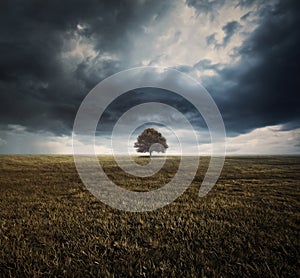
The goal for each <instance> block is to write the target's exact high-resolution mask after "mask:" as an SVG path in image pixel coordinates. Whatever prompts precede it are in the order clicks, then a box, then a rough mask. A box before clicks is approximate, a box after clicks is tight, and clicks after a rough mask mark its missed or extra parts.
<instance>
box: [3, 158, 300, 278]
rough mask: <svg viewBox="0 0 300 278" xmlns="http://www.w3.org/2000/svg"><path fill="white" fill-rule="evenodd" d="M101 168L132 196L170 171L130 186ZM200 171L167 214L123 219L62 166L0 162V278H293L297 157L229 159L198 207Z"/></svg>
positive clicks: (299, 177) (299, 227)
mask: <svg viewBox="0 0 300 278" xmlns="http://www.w3.org/2000/svg"><path fill="white" fill-rule="evenodd" d="M146 160H147V158H139V159H138V161H139V163H141V164H143V163H145V161H146ZM100 161H101V163H102V164H103V167H104V169H105V171H106V172H107V174H108V176H110V177H111V178H112V179H114V180H115V182H116V183H118V184H119V185H120V186H123V187H126V188H127V189H130V190H139V191H140V190H147V187H148V188H150V189H151V190H152V189H155V188H158V187H159V186H160V185H161V184H164V183H165V182H168V180H170V179H171V178H172V176H173V175H174V173H175V172H176V169H177V167H178V158H176V157H170V158H168V160H167V162H166V165H165V167H164V168H163V169H162V170H161V171H160V172H159V173H157V174H156V175H155V176H153V177H151V178H145V179H144V180H143V186H138V184H140V180H139V179H138V178H134V177H132V176H129V175H126V174H125V173H124V172H122V171H121V170H120V169H118V167H117V165H116V164H115V163H114V161H113V160H112V159H111V158H110V157H101V158H100ZM207 165H208V158H204V159H201V165H200V167H199V170H198V173H197V175H196V177H195V179H194V182H193V184H192V185H191V186H190V188H189V189H188V190H187V191H186V192H185V193H184V194H183V195H182V196H181V197H179V198H178V199H177V200H176V201H175V202H173V203H172V204H170V205H168V206H166V207H164V208H163V209H160V210H156V211H152V212H144V213H129V212H123V211H118V210H116V209H113V208H111V207H109V206H107V205H105V204H103V203H101V202H99V201H98V200H97V199H96V198H95V197H94V196H93V195H92V194H91V193H90V192H89V191H87V190H86V188H85V187H84V185H83V184H82V183H81V181H80V179H79V177H78V175H77V172H76V169H75V165H74V162H73V158H72V157H71V156H0V276H5V277H7V276H8V277H9V276H12V277H16V276H19V277H24V276H31V277H33V276H85V277H89V276H115V277H119V276H123V277H124V276H135V277H139V276H141V277H144V276H146V277H153V276H167V277H172V276H176V277H201V276H202V277H221V276H222V277H232V276H237V277H253V276H255V277H257V276H260V277H297V276H299V274H300V272H299V270H300V256H299V250H300V244H299V238H300V234H299V231H300V157H296V156H295V157H273V156H270V157H229V158H227V159H226V163H225V167H224V169H223V172H222V175H221V177H220V179H219V181H218V183H217V185H216V186H215V187H214V189H213V190H212V191H211V192H210V193H209V194H208V195H207V196H205V197H204V198H201V199H200V198H199V197H198V190H199V187H200V185H201V181H202V179H203V176H204V174H205V171H206V168H207Z"/></svg>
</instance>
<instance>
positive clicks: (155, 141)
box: [134, 128, 169, 157]
mask: <svg viewBox="0 0 300 278" xmlns="http://www.w3.org/2000/svg"><path fill="white" fill-rule="evenodd" d="M134 147H135V148H137V152H139V153H150V157H151V155H152V152H162V153H164V152H165V151H166V149H167V148H168V147H169V146H168V145H167V142H166V138H165V137H163V136H162V135H161V133H159V132H158V131H157V130H155V129H154V128H147V129H145V130H144V131H143V132H142V133H141V134H140V135H139V136H138V138H137V142H135V143H134Z"/></svg>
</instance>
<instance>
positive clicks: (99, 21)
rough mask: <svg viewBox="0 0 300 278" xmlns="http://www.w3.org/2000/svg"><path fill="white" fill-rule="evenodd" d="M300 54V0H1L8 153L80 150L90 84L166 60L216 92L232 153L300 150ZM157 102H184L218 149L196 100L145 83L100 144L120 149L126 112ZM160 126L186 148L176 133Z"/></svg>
mask: <svg viewBox="0 0 300 278" xmlns="http://www.w3.org/2000/svg"><path fill="white" fill-rule="evenodd" d="M299 52H300V1H299V0H281V1H279V0H276V1H275V0H274V1H272V0H270V1H264V0H186V1H184V0H164V1H161V0H157V1H156V0H127V1H104V0H102V1H97V0H91V1H82V0H60V1H59V0H57V1H56V0H53V1H34V0H26V1H21V0H20V1H18V0H16V1H9V0H2V1H1V2H0V105H1V109H0V153H72V139H71V137H72V136H71V135H72V129H73V123H74V119H75V116H76V113H77V110H78V108H79V106H80V104H81V102H82V101H83V99H84V98H85V96H86V95H87V94H88V93H89V91H90V90H91V89H92V88H93V87H94V86H95V85H97V84H98V83H99V82H100V81H102V80H103V79H105V78H106V77H108V76H111V75H112V74H115V73H117V72H119V71H121V70H126V69H130V68H133V67H139V66H157V67H167V68H173V69H177V70H179V71H181V72H183V73H185V74H188V75H190V76H191V77H193V78H194V79H196V80H197V81H199V82H200V83H201V84H202V85H203V86H204V87H205V88H206V89H207V91H208V92H209V93H210V94H211V96H212V98H213V99H214V101H215V102H216V104H217V105H218V107H219V110H220V112H221V114H222V116H223V120H224V124H225V128H226V133H227V153H228V154H300V113H299V111H300V110H299V106H300V95H299V91H300V90H299V85H300V83H299V80H300V79H299V73H300V66H299V65H300V53H299ZM124 93H125V92H124ZM148 101H159V102H163V103H166V104H169V105H172V106H173V107H176V108H177V109H179V110H180V111H181V112H182V113H183V114H184V115H186V117H187V118H188V119H189V120H190V121H191V122H192V124H193V126H194V127H195V129H196V130H197V132H199V136H200V138H201V140H200V141H201V144H200V149H201V151H202V152H203V153H205V152H206V151H207V150H208V149H209V140H207V138H209V134H208V133H207V131H205V128H204V126H203V124H202V122H203V121H202V120H201V118H200V117H198V116H197V115H196V116H195V113H194V112H195V111H194V108H193V106H192V105H190V104H189V103H187V102H185V101H183V100H182V99H180V98H179V97H177V96H174V95H173V94H172V93H171V92H164V91H162V90H160V89H157V90H155V89H153V88H150V89H149V88H148V89H147V88H146V89H139V90H135V91H132V92H129V93H127V94H126V97H123V98H122V99H119V101H118V102H116V103H114V105H112V106H111V107H110V109H108V111H107V113H106V115H104V117H103V119H102V123H103V127H102V129H101V128H100V129H99V131H98V133H97V134H98V136H97V138H98V139H97V140H98V144H97V151H98V152H99V153H106V152H108V151H109V147H110V131H111V128H112V126H113V125H114V123H115V122H116V120H117V119H118V118H119V117H120V116H121V115H122V113H124V112H126V111H127V110H128V109H130V108H131V107H133V106H134V105H137V104H140V103H143V102H148ZM162 116H163V115H161V117H162ZM156 117H157V118H159V117H160V111H156ZM157 128H158V129H160V131H162V133H163V134H164V135H165V137H167V140H168V141H169V145H170V153H176V148H174V147H173V149H172V142H173V141H174V138H173V137H172V134H171V133H172V132H170V130H168V129H167V128H166V127H162V126H158V127H157ZM177 132H179V133H180V134H185V132H186V130H185V128H184V126H182V127H181V128H180V127H179V128H178V130H177ZM126 136H127V137H126ZM121 137H122V134H120V138H121ZM132 137H134V136H132ZM124 138H128V135H126V134H124ZM186 138H187V140H186V142H183V145H184V146H185V148H186V152H187V153H188V152H189V150H190V149H189V148H190V147H191V146H189V140H188V138H189V135H188V134H187V135H186ZM134 139H135V138H131V139H130V140H131V141H130V144H131V143H132V142H133V141H134ZM119 140H121V139H119ZM122 140H123V139H122ZM124 140H125V139H124ZM174 142H175V141H174ZM170 143H171V144H170ZM126 151H127V150H126Z"/></svg>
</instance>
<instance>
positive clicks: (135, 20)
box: [0, 0, 172, 134]
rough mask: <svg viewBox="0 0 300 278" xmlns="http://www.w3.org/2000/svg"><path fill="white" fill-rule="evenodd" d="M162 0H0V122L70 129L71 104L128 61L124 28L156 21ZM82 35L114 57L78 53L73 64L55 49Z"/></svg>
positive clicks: (164, 8) (165, 5) (165, 6)
mask: <svg viewBox="0 0 300 278" xmlns="http://www.w3.org/2000/svg"><path fill="white" fill-rule="evenodd" d="M171 6H172V3H169V2H168V1H129V0H128V1H96V0H91V1H81V0H67V1H66V0H65V1H58V0H57V1H34V0H31V1H30V0H27V1H8V0H7V1H5V0H4V1H1V2H0V90H1V95H0V103H1V109H0V118H1V122H0V124H1V126H2V128H4V127H5V126H6V125H7V124H18V125H24V126H25V127H27V128H28V129H29V130H49V131H53V132H55V133H57V134H63V133H64V134H65V133H70V130H71V128H72V124H73V120H74V116H75V113H76V111H77V108H78V106H79V104H80V102H81V101H82V99H83V98H84V96H85V95H86V94H87V93H88V91H89V90H90V89H91V88H92V87H93V86H95V85H96V84H97V83H98V82H99V81H100V80H101V79H103V78H105V77H107V76H108V75H110V74H112V73H115V72H117V71H119V70H121V69H123V68H126V67H128V63H129V61H127V60H126V57H127V56H126V53H127V50H128V49H130V47H131V40H130V38H129V36H130V35H131V34H135V35H138V34H139V33H140V32H143V29H142V24H146V23H147V22H148V21H150V20H155V21H159V20H160V18H162V17H163V16H164V15H165V13H166V12H168V10H169V9H170V7H171ZM76 35H77V36H81V37H82V38H85V39H86V40H87V41H89V40H90V41H91V42H92V43H93V48H94V51H95V52H96V53H100V54H101V53H105V52H109V53H113V54H115V55H117V56H119V57H120V62H118V63H117V62H116V61H114V60H107V59H106V60H103V61H101V57H100V58H99V59H100V61H98V62H97V64H96V65H94V66H95V67H94V68H93V69H94V72H93V71H92V68H91V67H88V66H87V65H88V64H90V63H91V62H93V61H91V59H92V58H91V57H85V58H84V59H83V60H82V61H81V62H80V63H79V64H78V65H76V66H75V69H73V68H71V67H70V65H68V64H66V62H65V60H64V59H63V56H62V53H63V52H64V51H65V50H66V48H68V47H69V46H68V41H69V40H70V39H72V38H74V37H75V36H76Z"/></svg>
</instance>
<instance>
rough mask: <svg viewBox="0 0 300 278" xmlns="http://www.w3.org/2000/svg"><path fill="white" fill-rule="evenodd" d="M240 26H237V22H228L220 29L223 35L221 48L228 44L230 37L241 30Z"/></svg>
mask: <svg viewBox="0 0 300 278" xmlns="http://www.w3.org/2000/svg"><path fill="white" fill-rule="evenodd" d="M241 27H242V26H241V24H239V23H238V22H237V21H230V22H228V23H227V24H226V25H224V26H223V27H222V30H223V31H224V33H225V37H224V39H223V44H222V46H223V47H225V46H227V44H228V43H229V42H230V39H231V38H232V36H233V35H234V34H235V33H236V32H237V31H238V30H240V29H241Z"/></svg>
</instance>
